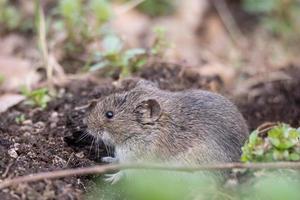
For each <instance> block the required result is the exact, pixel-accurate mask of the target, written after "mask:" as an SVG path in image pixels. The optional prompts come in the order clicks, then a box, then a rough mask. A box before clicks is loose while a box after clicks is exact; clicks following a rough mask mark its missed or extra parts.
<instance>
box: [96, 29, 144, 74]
mask: <svg viewBox="0 0 300 200" xmlns="http://www.w3.org/2000/svg"><path fill="white" fill-rule="evenodd" d="M146 58H147V54H146V50H145V49H139V48H136V49H124V47H123V43H122V40H121V39H120V38H119V37H118V36H116V35H111V34H109V35H107V36H106V37H105V38H104V39H103V51H102V52H97V53H96V55H95V60H96V61H97V64H95V65H93V66H91V68H90V70H92V71H93V70H97V69H101V68H112V69H119V70H120V71H121V73H120V77H126V76H128V75H129V74H131V73H133V72H135V71H137V70H138V69H139V68H140V67H142V66H143V65H144V64H145V63H146V61H147V60H146Z"/></svg>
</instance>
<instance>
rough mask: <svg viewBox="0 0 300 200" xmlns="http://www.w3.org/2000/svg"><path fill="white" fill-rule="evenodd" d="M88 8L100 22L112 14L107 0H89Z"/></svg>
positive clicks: (105, 20)
mask: <svg viewBox="0 0 300 200" xmlns="http://www.w3.org/2000/svg"><path fill="white" fill-rule="evenodd" d="M90 8H91V10H92V12H93V14H94V15H95V16H96V19H97V21H98V22H99V23H100V24H101V23H104V22H107V21H108V20H109V19H110V18H111V16H112V8H111V6H110V4H109V3H108V1H107V0H90Z"/></svg>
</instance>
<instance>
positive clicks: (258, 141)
mask: <svg viewBox="0 0 300 200" xmlns="http://www.w3.org/2000/svg"><path fill="white" fill-rule="evenodd" d="M299 138H300V128H298V129H295V128H292V127H290V126H289V125H287V124H283V123H282V124H279V125H277V126H275V127H273V128H272V129H271V130H269V131H268V132H267V136H266V137H262V136H260V134H259V131H258V130H255V131H253V132H252V133H251V135H250V137H249V140H248V141H247V142H246V144H245V145H244V146H243V147H242V151H243V154H242V157H241V161H242V162H270V161H298V160H300V142H299Z"/></svg>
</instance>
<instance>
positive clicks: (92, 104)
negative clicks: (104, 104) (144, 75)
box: [87, 99, 98, 111]
mask: <svg viewBox="0 0 300 200" xmlns="http://www.w3.org/2000/svg"><path fill="white" fill-rule="evenodd" d="M97 103H98V101H97V100H96V99H93V100H92V101H91V102H90V103H89V104H88V106H87V110H88V111H91V110H92V109H93V108H95V107H96V105H97Z"/></svg>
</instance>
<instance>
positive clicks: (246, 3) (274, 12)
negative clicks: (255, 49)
mask: <svg viewBox="0 0 300 200" xmlns="http://www.w3.org/2000/svg"><path fill="white" fill-rule="evenodd" d="M243 7H244V9H245V10H246V11H248V12H250V13H254V14H259V15H261V16H262V22H263V24H264V25H265V26H266V27H267V28H268V29H269V30H271V31H272V32H273V33H275V34H277V35H280V36H286V37H289V36H290V34H292V33H296V32H297V31H298V27H299V23H300V20H299V12H300V2H299V1H298V0H268V1H261V0H243ZM298 33H299V32H298Z"/></svg>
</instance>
